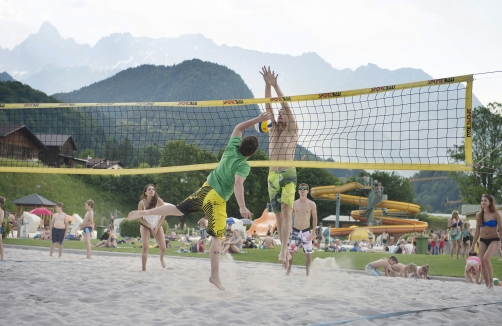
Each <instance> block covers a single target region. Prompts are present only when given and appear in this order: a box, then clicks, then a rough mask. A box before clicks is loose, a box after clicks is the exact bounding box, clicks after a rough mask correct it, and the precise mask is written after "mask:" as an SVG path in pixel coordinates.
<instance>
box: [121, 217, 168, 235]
mask: <svg viewBox="0 0 502 326" xmlns="http://www.w3.org/2000/svg"><path fill="white" fill-rule="evenodd" d="M140 226H141V222H140V221H139V219H136V220H133V221H128V220H127V219H124V220H122V222H121V223H120V235H121V236H123V237H133V238H139V237H141V233H140V232H139V228H140ZM162 229H164V234H165V233H166V232H167V222H166V221H164V222H163V223H162ZM150 236H151V237H153V236H152V235H151V234H150Z"/></svg>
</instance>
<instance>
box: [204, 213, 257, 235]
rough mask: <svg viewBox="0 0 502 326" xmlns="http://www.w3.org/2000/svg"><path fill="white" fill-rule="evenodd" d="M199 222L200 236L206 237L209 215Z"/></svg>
mask: <svg viewBox="0 0 502 326" xmlns="http://www.w3.org/2000/svg"><path fill="white" fill-rule="evenodd" d="M197 224H198V225H199V230H200V238H201V239H206V237H207V231H206V229H207V217H206V215H204V216H203V217H202V218H201V219H200V220H199V222H197ZM255 232H256V231H255Z"/></svg>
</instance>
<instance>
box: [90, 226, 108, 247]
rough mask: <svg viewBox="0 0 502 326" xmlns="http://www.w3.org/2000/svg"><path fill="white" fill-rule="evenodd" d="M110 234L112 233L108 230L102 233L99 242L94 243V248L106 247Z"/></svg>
mask: <svg viewBox="0 0 502 326" xmlns="http://www.w3.org/2000/svg"><path fill="white" fill-rule="evenodd" d="M110 233H112V231H111V230H110V229H106V230H105V232H103V234H102V235H101V241H99V242H98V243H96V244H95V245H94V247H106V245H107V243H108V238H110Z"/></svg>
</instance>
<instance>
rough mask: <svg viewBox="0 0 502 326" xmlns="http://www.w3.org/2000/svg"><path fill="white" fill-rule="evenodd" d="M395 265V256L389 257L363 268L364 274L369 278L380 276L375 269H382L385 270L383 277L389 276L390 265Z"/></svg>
mask: <svg viewBox="0 0 502 326" xmlns="http://www.w3.org/2000/svg"><path fill="white" fill-rule="evenodd" d="M397 263H398V261H397V258H396V257H395V256H390V257H389V258H388V259H387V258H385V257H383V258H381V259H379V260H377V261H374V262H372V263H369V264H368V265H366V266H365V267H364V273H365V274H366V275H370V276H382V274H381V273H380V272H379V271H378V270H377V269H379V268H383V269H384V270H385V276H389V271H392V265H395V264H397Z"/></svg>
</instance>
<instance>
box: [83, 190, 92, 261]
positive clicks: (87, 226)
mask: <svg viewBox="0 0 502 326" xmlns="http://www.w3.org/2000/svg"><path fill="white" fill-rule="evenodd" d="M93 207H94V202H93V201H92V200H90V199H89V200H87V201H86V202H85V204H84V208H85V210H86V211H87V212H86V213H85V217H84V220H83V221H82V223H80V228H81V229H82V232H83V233H84V239H85V247H86V249H87V256H86V258H87V259H91V253H92V246H91V234H92V227H93V226H94V212H93V211H92V208H93Z"/></svg>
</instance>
